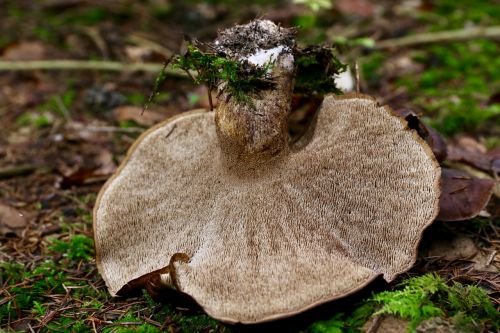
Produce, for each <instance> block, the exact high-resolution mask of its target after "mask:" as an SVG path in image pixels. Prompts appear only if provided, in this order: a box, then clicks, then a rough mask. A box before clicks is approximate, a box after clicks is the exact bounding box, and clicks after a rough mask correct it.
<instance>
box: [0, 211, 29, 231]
mask: <svg viewBox="0 0 500 333" xmlns="http://www.w3.org/2000/svg"><path fill="white" fill-rule="evenodd" d="M26 225H27V221H26V218H25V217H24V215H23V214H22V213H20V212H19V211H18V210H17V209H15V208H12V207H10V206H7V205H4V204H1V203H0V235H1V236H21V231H22V230H23V229H24V228H25V227H26Z"/></svg>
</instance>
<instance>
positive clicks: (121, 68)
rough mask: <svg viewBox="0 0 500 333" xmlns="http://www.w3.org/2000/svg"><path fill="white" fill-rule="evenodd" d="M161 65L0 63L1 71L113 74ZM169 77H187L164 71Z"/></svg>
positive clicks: (114, 62) (144, 69)
mask: <svg viewBox="0 0 500 333" xmlns="http://www.w3.org/2000/svg"><path fill="white" fill-rule="evenodd" d="M162 67H163V64H161V63H130V64H127V63H122V62H117V61H96V60H34V61H0V72H1V71H33V70H42V69H43V70H94V71H115V72H138V71H140V72H153V73H158V72H159V71H161V69H162ZM165 73H166V74H167V75H170V76H177V77H187V74H186V73H184V72H183V71H182V70H177V69H170V68H168V69H166V70H165Z"/></svg>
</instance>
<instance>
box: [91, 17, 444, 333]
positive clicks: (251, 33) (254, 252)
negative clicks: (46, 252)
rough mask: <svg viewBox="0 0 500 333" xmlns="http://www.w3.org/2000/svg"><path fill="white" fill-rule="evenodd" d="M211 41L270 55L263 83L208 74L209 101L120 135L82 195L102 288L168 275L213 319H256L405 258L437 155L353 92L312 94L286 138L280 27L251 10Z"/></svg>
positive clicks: (285, 34) (346, 287) (343, 290)
mask: <svg viewBox="0 0 500 333" xmlns="http://www.w3.org/2000/svg"><path fill="white" fill-rule="evenodd" d="M242 39H243V40H244V42H243V43H242V42H241V40H242ZM215 45H219V46H220V48H221V50H222V51H225V54H227V55H228V56H230V57H232V58H234V59H238V57H242V58H240V59H243V58H244V59H248V58H251V59H255V58H258V56H256V55H259V54H266V55H271V56H269V58H271V57H273V56H274V57H275V58H274V59H273V60H274V67H273V68H272V75H273V77H274V78H275V84H274V85H273V86H272V87H267V88H266V89H264V90H263V91H260V92H258V93H256V94H254V95H252V102H253V103H252V105H249V104H247V103H242V102H238V101H237V100H235V99H234V98H231V96H229V95H228V93H227V92H226V91H224V90H222V92H221V98H220V103H219V107H218V108H217V110H216V111H215V113H212V112H205V111H192V112H187V113H183V114H180V115H178V116H176V117H174V118H172V119H169V120H167V121H166V122H164V123H161V124H159V125H157V126H155V127H154V128H152V129H150V130H148V131H147V132H146V133H144V134H143V135H142V136H141V137H140V138H139V139H138V140H137V141H136V142H135V143H134V145H133V146H132V148H131V149H130V151H129V153H128V155H127V157H126V158H125V160H124V161H123V163H122V164H121V166H120V167H119V169H118V170H117V172H116V173H115V174H114V175H113V176H112V177H111V178H110V179H109V180H108V182H107V183H106V184H105V185H104V187H103V188H102V190H101V192H100V193H99V196H98V198H97V202H96V205H95V208H94V236H95V245H96V253H97V258H96V261H97V265H98V268H99V271H100V273H101V275H102V277H103V278H104V280H105V282H106V284H107V287H108V289H109V292H110V293H111V294H112V295H117V294H119V295H121V294H123V293H124V292H125V291H128V290H130V288H132V287H134V288H135V287H139V286H141V287H144V286H148V285H152V284H154V285H156V286H158V285H163V286H170V287H171V288H173V289H176V290H177V291H179V292H181V293H185V294H188V295H189V296H191V297H192V298H193V299H194V300H195V301H196V302H197V303H198V304H199V305H200V306H201V307H202V308H203V309H204V310H205V311H206V313H208V314H209V315H210V316H212V317H214V318H216V319H219V320H222V321H225V322H230V323H236V322H241V323H257V322H263V321H268V320H273V319H277V318H281V317H286V316H290V315H293V314H296V313H299V312H301V311H304V310H306V309H309V308H311V307H314V306H316V305H318V304H321V303H324V302H327V301H330V300H334V299H338V298H341V297H344V296H346V295H348V294H351V293H353V292H355V291H357V290H359V289H361V288H363V287H364V286H366V285H367V284H368V283H370V282H371V281H372V280H373V279H374V278H376V277H377V276H380V275H383V277H384V278H385V279H386V280H387V281H391V280H393V279H394V278H395V277H396V276H397V275H398V274H400V273H402V272H405V271H406V270H408V269H409V268H410V267H411V266H412V265H413V264H414V262H415V260H416V255H417V246H418V243H419V241H420V239H421V236H422V232H423V230H424V229H425V228H426V227H427V226H428V225H429V224H430V223H431V222H432V221H433V220H434V218H435V217H436V215H437V213H438V203H439V179H440V168H439V165H438V163H437V161H436V159H435V158H434V156H433V153H432V151H431V149H430V148H429V146H428V145H427V144H426V143H425V142H424V140H423V139H421V138H420V137H419V136H418V134H417V133H416V131H414V130H411V129H409V128H408V127H407V123H406V122H405V121H404V120H403V119H401V118H400V117H398V116H397V115H396V114H395V113H393V112H392V111H391V110H390V109H389V108H388V107H380V106H378V105H377V102H376V101H375V100H374V99H373V98H370V97H368V96H364V95H361V94H356V93H355V94H349V95H344V96H333V95H329V96H326V97H325V99H324V101H323V104H322V106H321V108H320V110H319V111H318V115H317V117H316V119H315V121H314V122H313V124H312V125H311V127H310V129H309V131H308V132H307V133H306V134H305V135H304V136H303V138H302V139H301V140H299V141H298V142H296V143H294V144H289V142H288V137H287V117H288V114H289V111H290V99H291V91H292V86H293V84H292V82H293V72H294V65H293V54H292V47H293V32H292V31H291V30H287V29H284V28H280V27H278V26H276V25H275V24H274V23H272V22H270V21H254V22H252V23H250V24H247V25H241V26H236V27H233V28H231V29H228V30H225V31H223V32H221V33H220V35H219V39H217V41H216V43H215ZM242 46H243V51H242V50H238V48H242ZM277 48H279V50H277ZM253 56H255V57H254V58H252V57H253ZM242 61H243V60H242Z"/></svg>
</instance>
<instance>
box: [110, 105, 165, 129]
mask: <svg viewBox="0 0 500 333" xmlns="http://www.w3.org/2000/svg"><path fill="white" fill-rule="evenodd" d="M113 117H114V118H115V119H116V120H117V121H119V122H120V121H127V120H133V121H135V122H136V123H137V124H139V125H142V126H151V125H154V124H156V123H158V122H160V121H162V120H163V119H165V116H164V115H162V114H160V113H158V112H154V111H152V110H147V111H145V112H144V113H143V112H142V107H139V106H130V105H126V106H119V107H117V108H115V109H114V110H113Z"/></svg>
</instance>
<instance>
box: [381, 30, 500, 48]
mask: <svg viewBox="0 0 500 333" xmlns="http://www.w3.org/2000/svg"><path fill="white" fill-rule="evenodd" d="M478 38H491V39H496V38H500V26H493V27H472V28H465V29H461V30H449V31H439V32H429V33H423V34H418V35H411V36H406V37H401V38H393V39H386V40H382V41H379V42H377V43H376V44H375V46H374V47H373V48H374V49H391V48H398V47H407V46H415V45H421V44H430V43H442V42H458V41H466V40H471V39H478Z"/></svg>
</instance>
